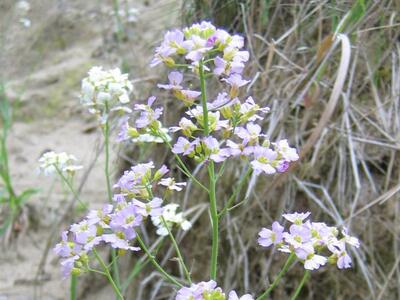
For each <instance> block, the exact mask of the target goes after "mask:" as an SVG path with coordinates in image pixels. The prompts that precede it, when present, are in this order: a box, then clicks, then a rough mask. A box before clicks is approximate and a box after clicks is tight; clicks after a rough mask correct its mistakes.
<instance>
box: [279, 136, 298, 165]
mask: <svg viewBox="0 0 400 300" xmlns="http://www.w3.org/2000/svg"><path fill="white" fill-rule="evenodd" d="M272 145H274V147H275V150H276V151H277V152H279V154H281V155H282V157H283V158H284V159H285V160H287V161H296V160H298V159H299V155H298V154H297V150H296V148H291V147H290V146H289V144H288V141H287V140H280V141H279V142H277V143H272Z"/></svg>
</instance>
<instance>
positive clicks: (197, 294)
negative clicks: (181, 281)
mask: <svg viewBox="0 0 400 300" xmlns="http://www.w3.org/2000/svg"><path fill="white" fill-rule="evenodd" d="M224 296H225V295H224V294H223V292H222V290H221V288H219V287H217V283H216V282H215V281H213V280H210V281H207V282H205V281H202V282H199V283H197V284H194V283H193V284H192V285H191V286H190V287H182V288H181V289H180V290H179V291H178V293H177V295H176V298H175V300H203V299H214V298H213V297H215V299H221V297H224ZM222 299H224V298H222Z"/></svg>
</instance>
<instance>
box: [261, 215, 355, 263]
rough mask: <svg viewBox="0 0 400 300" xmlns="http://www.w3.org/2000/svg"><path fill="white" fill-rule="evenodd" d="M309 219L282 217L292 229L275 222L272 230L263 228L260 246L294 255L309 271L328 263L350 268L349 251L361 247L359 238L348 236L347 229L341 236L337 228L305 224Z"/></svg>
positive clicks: (317, 223)
mask: <svg viewBox="0 0 400 300" xmlns="http://www.w3.org/2000/svg"><path fill="white" fill-rule="evenodd" d="M309 216H310V212H306V213H293V214H284V215H283V217H284V218H285V219H286V220H287V221H289V222H290V223H291V225H290V227H289V230H288V231H285V228H284V227H283V226H282V225H280V224H279V223H278V222H276V221H275V222H274V223H272V228H271V229H267V228H263V229H262V230H261V231H260V232H259V234H258V235H259V238H258V243H259V244H260V245H261V246H263V247H269V246H271V245H274V246H276V247H277V248H278V250H279V251H281V252H285V253H294V254H295V255H296V257H297V258H298V259H299V260H301V261H302V262H303V263H304V268H305V269H307V270H316V269H318V268H320V267H321V266H323V265H325V264H326V263H327V262H330V263H332V264H336V265H337V267H338V268H339V269H345V268H350V267H351V264H352V260H351V257H350V256H349V254H348V252H347V249H346V248H347V246H351V247H356V248H358V247H359V246H360V242H359V241H358V239H357V238H355V237H352V236H350V235H348V233H347V229H346V228H343V229H342V230H341V232H340V233H341V234H339V230H338V229H337V228H336V227H331V226H328V225H326V224H325V223H322V222H311V221H310V220H307V221H305V220H306V219H307V218H308V217H309ZM326 253H327V254H328V255H325V254H326Z"/></svg>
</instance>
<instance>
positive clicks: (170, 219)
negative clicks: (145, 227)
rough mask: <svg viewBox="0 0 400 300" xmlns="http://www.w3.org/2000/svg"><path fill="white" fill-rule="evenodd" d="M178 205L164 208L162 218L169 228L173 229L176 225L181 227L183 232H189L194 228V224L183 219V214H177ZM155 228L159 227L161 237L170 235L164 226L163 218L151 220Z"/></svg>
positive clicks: (158, 231) (157, 217) (168, 205)
mask: <svg viewBox="0 0 400 300" xmlns="http://www.w3.org/2000/svg"><path fill="white" fill-rule="evenodd" d="M178 207H179V205H178V204H174V203H171V204H167V205H165V206H164V208H163V213H162V217H163V218H164V221H165V223H166V224H167V226H168V228H169V229H170V228H172V226H173V225H174V224H176V225H178V226H180V227H181V228H182V230H185V231H186V230H189V229H190V228H191V227H192V224H191V223H190V222H189V221H188V220H186V219H185V218H184V217H183V213H182V212H180V213H177V212H176V210H177V209H178ZM151 221H152V222H153V224H154V226H156V227H157V234H158V235H161V236H167V235H168V229H167V228H166V227H165V226H164V222H163V221H162V219H161V216H155V217H152V218H151Z"/></svg>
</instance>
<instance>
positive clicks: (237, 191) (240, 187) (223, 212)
mask: <svg viewBox="0 0 400 300" xmlns="http://www.w3.org/2000/svg"><path fill="white" fill-rule="evenodd" d="M251 172H252V168H248V169H247V171H246V174H244V176H243V177H242V179H240V182H239V185H238V186H237V187H236V189H235V190H234V192H233V194H232V195H231V196H230V198H229V199H228V201H227V202H226V205H225V207H224V208H223V209H222V210H221V212H220V213H219V215H218V217H219V218H221V217H222V216H223V215H224V214H225V213H226V212H227V211H229V209H230V208H231V205H232V203H233V201H235V198H236V196H237V194H238V193H240V191H241V190H242V188H243V185H244V184H245V182H246V179H247V178H248V177H249V176H250V174H251Z"/></svg>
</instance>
